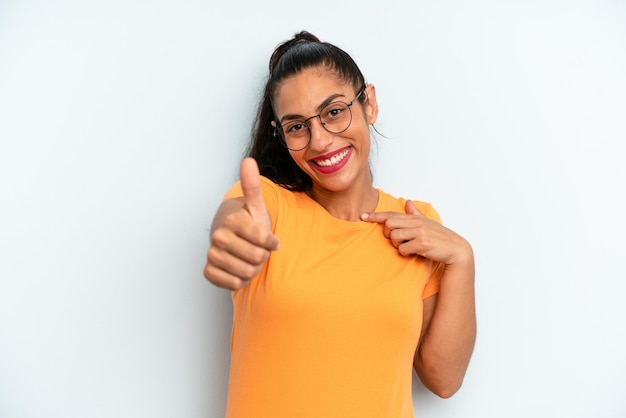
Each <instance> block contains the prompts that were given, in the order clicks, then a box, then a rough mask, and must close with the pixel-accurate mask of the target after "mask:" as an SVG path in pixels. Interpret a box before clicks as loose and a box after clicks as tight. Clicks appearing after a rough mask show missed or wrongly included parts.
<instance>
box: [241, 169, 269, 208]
mask: <svg viewBox="0 0 626 418" xmlns="http://www.w3.org/2000/svg"><path fill="white" fill-rule="evenodd" d="M239 180H240V181H241V189H242V190H243V198H244V200H245V202H246V208H247V210H248V212H249V213H250V215H252V217H253V218H254V219H259V218H260V217H264V216H267V208H266V207H265V202H264V201H263V196H262V195H261V175H260V174H259V166H258V165H257V163H256V161H255V160H254V159H253V158H246V159H244V160H243V161H242V162H241V167H240V168H239Z"/></svg>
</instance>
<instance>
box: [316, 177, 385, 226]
mask: <svg viewBox="0 0 626 418" xmlns="http://www.w3.org/2000/svg"><path fill="white" fill-rule="evenodd" d="M307 194H308V195H309V197H310V198H311V199H313V200H315V201H316V202H317V203H319V204H320V205H321V206H322V207H323V208H324V209H326V211H327V212H328V213H330V214H331V215H332V216H334V217H335V218H338V219H342V220H344V221H351V222H357V221H360V220H361V218H360V217H361V214H362V213H363V212H373V211H374V210H375V209H376V205H377V204H378V192H377V191H376V189H375V188H374V186H372V185H371V184H369V186H368V187H363V188H356V187H354V188H351V189H350V190H345V191H340V192H336V191H329V190H323V189H317V188H315V186H314V187H313V189H312V190H310V191H309V192H307Z"/></svg>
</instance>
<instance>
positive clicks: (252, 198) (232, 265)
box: [204, 158, 279, 290]
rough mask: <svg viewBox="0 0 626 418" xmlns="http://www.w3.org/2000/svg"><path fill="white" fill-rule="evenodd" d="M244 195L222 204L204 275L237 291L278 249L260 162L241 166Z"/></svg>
mask: <svg viewBox="0 0 626 418" xmlns="http://www.w3.org/2000/svg"><path fill="white" fill-rule="evenodd" d="M240 181H241V188H242V190H243V198H240V199H230V200H227V201H225V202H223V203H222V205H221V206H220V209H219V210H218V212H217V214H216V215H215V219H214V221H213V228H212V232H211V245H210V247H209V251H208V253H207V264H206V266H205V268H204V276H205V277H206V278H207V279H208V280H209V281H210V282H211V283H213V284H215V285H216V286H219V287H225V288H228V289H232V290H236V289H240V288H241V287H243V286H245V285H246V284H247V283H248V282H249V281H250V280H252V279H253V278H254V277H255V276H256V275H257V274H259V272H260V271H261V266H262V264H263V263H264V262H265V260H267V259H268V257H269V255H270V252H271V251H273V250H276V249H278V244H279V243H278V238H277V237H276V236H275V235H274V234H273V233H272V221H271V219H270V216H269V214H268V212H267V208H266V207H265V202H264V201H263V196H262V194H261V177H260V175H259V168H258V166H257V164H256V161H255V160H254V159H252V158H246V159H245V160H244V161H243V162H242V163H241V167H240Z"/></svg>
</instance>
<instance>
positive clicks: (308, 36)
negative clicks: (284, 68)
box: [269, 30, 321, 74]
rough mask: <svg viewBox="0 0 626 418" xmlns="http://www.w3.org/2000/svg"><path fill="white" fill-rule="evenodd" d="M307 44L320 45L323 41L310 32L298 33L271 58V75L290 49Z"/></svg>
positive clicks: (276, 50)
mask: <svg viewBox="0 0 626 418" xmlns="http://www.w3.org/2000/svg"><path fill="white" fill-rule="evenodd" d="M306 42H314V43H320V42H321V41H320V40H319V38H318V37H317V36H315V35H313V34H312V33H310V32H307V31H305V30H303V31H300V32H298V33H296V34H295V35H294V36H293V38H291V39H290V40H288V41H285V42H283V43H282V44H280V45H278V46H277V47H276V49H275V50H274V53H273V54H272V56H271V57H270V65H269V68H270V74H271V73H272V71H273V70H274V67H276V64H277V63H278V61H279V60H280V58H281V57H282V56H283V55H284V54H285V52H287V51H288V50H289V48H291V47H292V46H294V45H296V44H300V43H306Z"/></svg>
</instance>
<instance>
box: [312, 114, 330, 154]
mask: <svg viewBox="0 0 626 418" xmlns="http://www.w3.org/2000/svg"><path fill="white" fill-rule="evenodd" d="M313 120H316V121H317V122H313ZM313 120H310V121H308V125H309V135H311V141H310V142H309V148H310V149H311V150H312V151H316V152H319V151H323V150H325V149H326V148H327V147H328V145H330V144H332V142H333V134H332V133H330V132H328V131H327V130H326V128H324V123H323V122H322V118H320V116H319V115H317V117H314V118H313ZM312 122H313V123H312Z"/></svg>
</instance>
